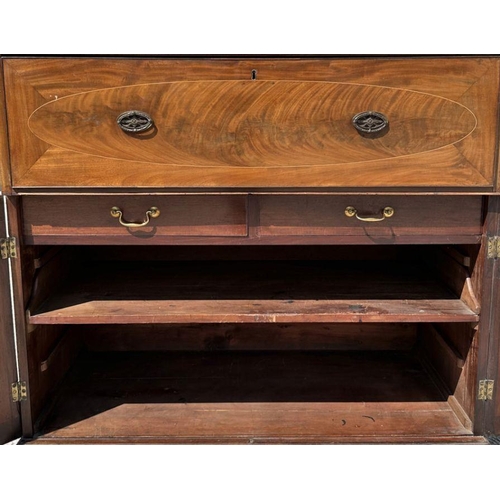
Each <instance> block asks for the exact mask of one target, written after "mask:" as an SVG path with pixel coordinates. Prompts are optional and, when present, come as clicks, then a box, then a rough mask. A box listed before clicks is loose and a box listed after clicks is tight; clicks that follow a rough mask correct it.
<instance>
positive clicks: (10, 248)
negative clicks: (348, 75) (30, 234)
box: [0, 236, 17, 259]
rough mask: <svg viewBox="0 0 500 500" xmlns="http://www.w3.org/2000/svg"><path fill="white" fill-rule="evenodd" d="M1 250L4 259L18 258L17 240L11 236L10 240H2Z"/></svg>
mask: <svg viewBox="0 0 500 500" xmlns="http://www.w3.org/2000/svg"><path fill="white" fill-rule="evenodd" d="M0 250H1V253H2V259H15V258H17V246H16V238H14V236H11V237H10V238H2V239H1V240H0Z"/></svg>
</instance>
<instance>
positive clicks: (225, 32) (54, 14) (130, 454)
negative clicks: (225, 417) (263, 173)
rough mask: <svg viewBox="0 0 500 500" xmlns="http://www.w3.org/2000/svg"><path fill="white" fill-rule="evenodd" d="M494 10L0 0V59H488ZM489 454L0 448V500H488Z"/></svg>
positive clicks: (409, 449) (464, 449) (494, 461)
mask: <svg viewBox="0 0 500 500" xmlns="http://www.w3.org/2000/svg"><path fill="white" fill-rule="evenodd" d="M494 5H495V2H491V1H490V2H485V1H475V2H456V1H455V2H437V1H436V0H434V1H419V2H401V1H399V2H387V1H377V0H372V1H370V2H367V1H356V0H350V2H349V4H347V2H334V1H332V0H330V1H327V0H323V1H322V2H319V1H316V0H315V1H310V0H309V1H303V2H293V1H291V0H289V1H288V2H272V1H269V0H268V1H260V0H253V1H245V2H236V1H235V0H233V1H231V2H220V1H211V0H206V1H204V2H193V1H185V2H184V3H182V4H181V3H180V2H176V3H175V4H174V3H172V2H166V1H163V2H156V3H154V4H153V3H152V2H145V1H142V0H137V1H135V2H130V1H121V2H106V1H105V0H100V1H87V2H73V3H72V2H69V1H66V2H51V1H38V2H28V1H18V2H16V3H14V2H13V1H7V2H6V1H4V2H2V4H1V5H0V54H6V55H14V54H16V55H23V54H24V55H31V54H33V55H34V54H40V55H42V54H45V55H54V54H96V55H98V54H116V55H120V54H149V55H152V54H158V55H159V54H169V55H172V54H179V55H186V54H297V55H300V54H303V55H305V54H308V55H312V54H318V55H319V54H500V43H499V39H500V30H499V24H500V23H499V20H500V17H499V16H498V14H497V12H496V11H495V10H494V9H493V6H494ZM499 452H500V447H496V446H446V447H445V446H435V445H434V446H139V447H128V446H109V447H97V446H81V447H47V446H22V447H20V446H18V447H15V446H4V447H1V448H0V498H1V499H3V500H5V499H10V498H14V497H16V498H21V499H22V500H24V499H29V498H30V499H37V500H42V499H44V498H51V499H57V498H65V499H67V498H76V499H77V500H80V499H86V498H88V499H89V500H90V499H92V500H94V499H104V498H106V499H108V498H109V499H113V500H114V499H120V500H121V499H128V498H133V499H137V500H149V499H153V498H169V499H172V500H180V499H200V500H208V499H211V498H217V499H222V498H224V499H225V498H231V499H232V500H245V499H268V498H269V499H271V498H272V499H276V500H285V499H289V498H291V499H295V498H300V499H307V500H316V499H323V498H329V499H330V498H332V499H333V498H335V499H340V500H344V499H345V500H351V499H358V498H360V499H361V498H363V499H365V498H366V499H370V500H371V499H376V498H384V499H392V498H395V499H396V498H397V499H398V500H411V499H417V498H419V499H421V498H423V499H424V500H426V499H436V498H438V497H439V496H442V497H443V498H453V499H454V500H457V499H462V498H468V499H471V498H476V499H482V498H483V496H484V497H485V498H486V497H488V498H490V497H491V498H495V497H496V498H498V495H499V491H498V488H499V486H498V477H499V474H500V457H499ZM495 483H496V485H495Z"/></svg>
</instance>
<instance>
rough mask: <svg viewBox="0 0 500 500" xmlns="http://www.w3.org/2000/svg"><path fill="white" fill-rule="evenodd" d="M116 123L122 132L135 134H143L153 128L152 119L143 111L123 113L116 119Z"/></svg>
mask: <svg viewBox="0 0 500 500" xmlns="http://www.w3.org/2000/svg"><path fill="white" fill-rule="evenodd" d="M116 123H117V124H118V126H119V127H120V128H121V129H122V130H123V131H124V132H131V133H133V134H137V133H139V132H145V131H146V130H149V129H150V128H151V127H152V126H153V119H152V118H151V117H150V116H149V115H148V114H147V113H144V111H137V110H132V111H125V113H122V114H121V115H120V116H119V117H118V118H117V119H116Z"/></svg>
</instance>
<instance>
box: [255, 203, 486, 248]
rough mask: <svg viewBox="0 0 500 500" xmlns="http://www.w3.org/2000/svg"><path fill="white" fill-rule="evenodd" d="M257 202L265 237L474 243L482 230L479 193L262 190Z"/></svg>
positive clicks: (340, 241)
mask: <svg viewBox="0 0 500 500" xmlns="http://www.w3.org/2000/svg"><path fill="white" fill-rule="evenodd" d="M258 204H259V210H260V221H259V227H258V233H259V236H260V237H261V238H273V237H294V236H295V237H300V236H305V237H324V240H325V242H326V241H332V242H333V241H334V242H336V243H342V242H345V243H370V242H373V243H393V242H401V243H404V242H409V243H410V242H411V243H418V242H419V241H422V243H424V242H431V243H432V242H436V243H438V242H450V243H461V242H463V243H472V242H477V241H479V239H480V237H481V233H482V197H480V196H418V195H415V196H395V195H379V196H369V195H366V196H362V195H352V196H351V195H342V196H332V195H307V196H305V195H260V196H259V199H258ZM385 209H387V210H386V213H385V214H384V210H385ZM391 212H392V213H391Z"/></svg>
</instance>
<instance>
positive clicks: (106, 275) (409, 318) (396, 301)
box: [30, 261, 478, 324]
mask: <svg viewBox="0 0 500 500" xmlns="http://www.w3.org/2000/svg"><path fill="white" fill-rule="evenodd" d="M475 321H478V315H477V314H475V313H474V312H473V311H471V310H470V309H469V308H468V307H467V306H466V305H465V304H464V303H463V302H462V301H461V300H460V299H459V298H458V297H457V296H456V295H454V294H453V293H452V292H451V291H450V290H449V289H448V288H447V287H446V286H445V285H444V284H443V283H441V282H440V281H439V280H438V278H437V277H436V276H435V275H433V274H432V273H431V272H430V271H429V270H427V269H426V268H425V267H422V266H421V265H418V264H416V263H413V262H390V263H387V262H383V261H374V262H360V261H353V262H310V261H308V262H302V261H298V262H297V261H293V262H283V261H278V262H255V261H244V262H219V261H216V262H203V263H200V262H197V263H193V262H171V263H168V264H165V263H151V262H134V263H132V262H130V263H127V262H126V263H111V264H110V263H107V264H102V263H93V264H88V265H86V266H84V267H82V268H81V269H80V272H79V273H77V274H75V275H74V276H73V278H72V279H71V280H69V281H68V282H67V283H66V284H65V286H63V287H62V288H61V289H60V290H58V291H57V292H56V293H54V294H53V295H51V296H50V297H49V299H48V300H47V301H45V302H44V303H43V304H42V305H41V306H40V307H39V308H38V309H37V310H36V311H33V312H32V313H31V316H30V322H31V323H33V324H106V323H111V324H120V323H121V324H125V323H135V324H141V323H142V324H143V323H148V324H150V323H292V322H295V323H299V322H300V323H335V322H341V323H349V322H380V323H384V322H475Z"/></svg>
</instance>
